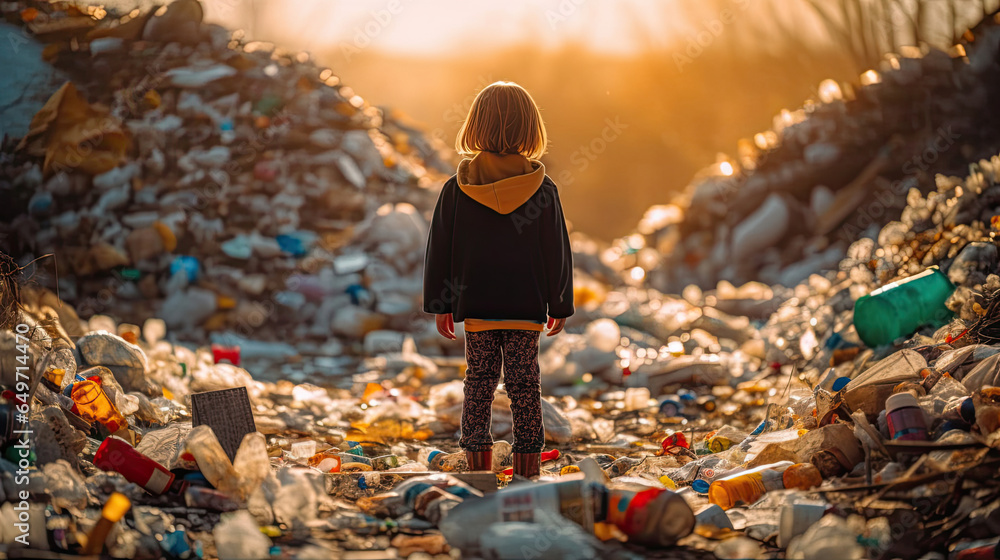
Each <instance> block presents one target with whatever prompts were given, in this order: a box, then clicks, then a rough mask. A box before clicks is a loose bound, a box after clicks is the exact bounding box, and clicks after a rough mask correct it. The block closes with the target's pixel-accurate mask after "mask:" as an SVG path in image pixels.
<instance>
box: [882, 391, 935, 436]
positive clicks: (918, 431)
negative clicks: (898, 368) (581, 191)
mask: <svg viewBox="0 0 1000 560" xmlns="http://www.w3.org/2000/svg"><path fill="white" fill-rule="evenodd" d="M885 411H886V415H885V417H886V420H887V421H888V422H889V434H890V435H891V436H892V439H898V440H904V441H907V440H909V441H927V440H928V439H929V437H928V435H927V423H926V422H925V421H924V412H923V411H922V410H921V409H920V405H919V404H918V403H917V398H916V397H914V396H913V395H912V394H910V393H896V394H894V395H891V396H890V397H889V398H888V399H886V400H885Z"/></svg>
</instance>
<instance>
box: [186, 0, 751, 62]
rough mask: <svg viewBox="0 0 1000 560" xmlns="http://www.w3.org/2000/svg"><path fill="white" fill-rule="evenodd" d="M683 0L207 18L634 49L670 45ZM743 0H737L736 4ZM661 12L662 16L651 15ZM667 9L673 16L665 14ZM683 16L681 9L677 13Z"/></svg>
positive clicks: (466, 45)
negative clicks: (680, 0)
mask: <svg viewBox="0 0 1000 560" xmlns="http://www.w3.org/2000/svg"><path fill="white" fill-rule="evenodd" d="M677 1H679V0H615V1H614V2H609V1H604V0H504V1H503V2H487V1H469V0H433V1H427V0H423V1H421V0H378V1H371V2H367V1H366V2H357V1H350V0H295V1H294V2H289V1H287V0H205V4H206V18H207V19H209V20H211V21H217V22H220V23H225V24H226V25H228V26H232V27H236V28H245V29H246V30H247V31H248V33H249V35H250V36H254V37H264V38H267V39H270V40H281V41H282V42H283V43H284V44H285V45H286V46H292V45H293V44H294V46H295V47H296V48H302V49H307V50H311V49H318V48H320V47H327V46H329V45H331V44H334V45H343V46H344V47H345V48H351V47H357V46H364V48H367V46H373V47H375V48H377V49H379V50H384V51H393V52H403V53H412V54H439V53H443V52H447V51H449V50H453V49H460V50H468V49H489V48H492V47H497V46H505V45H508V44H511V43H519V42H523V41H528V40H533V41H540V42H542V43H543V44H545V45H546V46H555V45H558V44H560V43H562V42H565V41H566V40H578V41H581V42H585V43H587V44H588V45H590V46H591V47H593V48H595V49H598V50H604V51H612V52H627V51H629V50H632V49H634V48H636V47H641V46H644V45H646V44H648V43H653V45H654V46H660V47H662V46H666V44H667V42H668V41H669V40H670V37H673V36H675V34H674V33H672V31H671V27H674V26H675V24H676V23H677V22H676V21H664V20H670V19H671V17H670V14H677V12H678V10H676V2H677ZM738 1H742V0H733V2H734V4H735V3H736V2H738ZM651 16H655V17H651ZM664 16H666V17H664ZM677 17H679V14H677V15H676V16H675V17H674V19H676V18H677Z"/></svg>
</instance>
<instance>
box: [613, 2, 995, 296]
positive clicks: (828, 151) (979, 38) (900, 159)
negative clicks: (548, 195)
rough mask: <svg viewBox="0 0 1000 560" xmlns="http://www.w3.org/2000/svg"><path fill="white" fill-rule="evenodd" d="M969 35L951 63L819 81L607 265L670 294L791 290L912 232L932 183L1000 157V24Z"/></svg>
mask: <svg viewBox="0 0 1000 560" xmlns="http://www.w3.org/2000/svg"><path fill="white" fill-rule="evenodd" d="M963 37H964V40H963V41H962V44H959V45H955V46H954V47H953V48H952V49H951V50H950V51H949V52H944V51H941V50H936V49H933V48H929V47H925V48H924V49H923V50H921V49H917V48H907V49H903V52H902V53H901V54H888V55H886V56H885V58H884V60H883V61H882V63H881V64H880V66H879V68H877V69H872V70H869V71H867V72H865V73H864V74H862V75H861V77H860V84H850V83H838V82H836V81H834V80H826V81H824V82H822V83H821V84H820V85H819V87H818V91H817V93H816V94H815V99H811V100H809V101H807V102H806V103H805V105H804V106H803V107H802V108H800V109H798V110H794V111H789V110H783V111H782V112H781V114H780V115H777V116H775V117H774V125H773V128H772V129H771V130H768V131H764V132H761V133H758V134H756V135H755V136H754V137H753V139H752V140H751V139H743V140H741V141H740V142H739V144H738V150H737V152H738V153H737V155H736V156H735V157H729V156H725V157H720V160H719V161H718V162H717V163H716V164H714V165H712V166H710V167H708V168H706V169H704V170H703V171H702V172H701V173H700V174H699V176H698V177H696V179H695V181H694V182H692V183H691V184H690V185H689V186H688V188H687V189H686V190H685V192H683V193H681V194H680V195H678V196H676V197H675V200H674V201H673V202H672V203H670V204H664V205H658V206H653V207H651V208H650V209H649V210H648V211H647V212H646V214H645V216H644V217H643V218H642V221H641V222H640V223H639V227H638V232H637V233H636V235H633V236H630V237H626V238H625V239H623V240H621V241H620V242H619V244H618V245H619V247H616V248H615V252H613V253H611V254H609V255H608V257H607V260H608V261H609V262H614V263H615V264H614V266H615V267H616V268H617V269H619V270H623V269H626V268H627V269H632V270H633V274H634V276H635V277H637V278H643V277H645V278H646V280H647V281H648V283H649V285H650V286H652V287H654V288H656V289H658V290H660V291H663V292H667V293H677V292H680V291H681V290H682V289H683V288H684V287H685V286H687V285H689V284H696V285H698V286H700V287H702V288H710V287H714V286H715V285H716V284H717V283H718V282H719V281H720V280H724V281H727V282H730V283H732V284H735V285H741V284H744V283H746V282H748V281H760V282H763V283H765V284H781V285H783V286H787V287H791V286H795V285H796V284H798V283H799V282H801V281H802V280H804V279H805V278H806V277H808V275H809V274H811V273H813V272H816V271H820V270H832V269H834V268H835V267H836V265H837V263H838V262H839V261H840V259H842V258H843V256H844V252H845V250H846V249H847V247H848V246H849V245H850V244H851V243H852V242H854V241H856V240H858V239H860V238H862V237H872V236H873V233H874V232H876V231H877V230H878V228H880V227H881V225H882V224H884V223H886V222H887V221H889V220H894V219H902V221H903V222H905V223H907V225H912V224H913V221H914V217H913V216H905V215H902V214H901V213H902V211H903V209H904V207H905V206H906V205H907V202H908V201H907V196H908V193H909V192H910V190H911V189H917V190H919V191H920V192H921V193H922V194H923V195H926V194H928V193H930V192H933V191H934V189H935V188H936V185H935V180H934V176H935V174H937V173H949V174H952V173H957V174H964V173H967V172H968V170H967V167H968V165H969V164H970V162H975V161H977V160H979V159H981V158H989V157H991V156H992V155H993V154H995V153H996V152H997V151H998V149H1000V136H998V135H997V132H996V131H997V124H998V123H1000V113H998V111H997V107H996V104H994V103H991V102H990V100H991V99H994V98H995V97H996V96H997V95H998V91H1000V89H998V88H1000V82H998V80H997V79H996V74H997V69H998V66H997V64H998V62H1000V25H998V24H997V21H996V20H995V19H994V18H993V17H988V18H986V19H984V20H983V22H982V23H981V24H980V25H979V26H978V27H977V28H976V29H975V32H974V33H973V31H969V32H968V33H966V34H965V35H964V36H963ZM901 216H902V218H900V217H901ZM977 218H980V219H982V218H981V217H979V216H977ZM988 218H989V216H986V219H988Z"/></svg>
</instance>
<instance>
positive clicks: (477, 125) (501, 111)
mask: <svg viewBox="0 0 1000 560" xmlns="http://www.w3.org/2000/svg"><path fill="white" fill-rule="evenodd" d="M548 142H549V140H548V136H547V135H546V133H545V123H543V122H542V114H541V113H540V112H539V111H538V105H536V104H535V100H534V99H532V98H531V94H529V93H528V91H527V90H525V89H524V88H523V87H521V86H519V85H518V84H516V83H514V82H503V81H500V82H493V83H492V84H490V85H488V86H486V87H485V88H483V89H482V91H480V92H479V94H478V95H476V99H475V100H474V101H473V102H472V107H470V108H469V115H468V116H467V117H466V118H465V122H464V123H462V129H461V130H459V131H458V137H457V138H456V139H455V150H456V151H458V153H460V154H462V155H474V154H477V153H479V152H498V153H502V154H521V155H523V156H525V157H527V158H530V159H538V158H539V157H541V156H542V154H544V153H545V151H546V148H547V147H548Z"/></svg>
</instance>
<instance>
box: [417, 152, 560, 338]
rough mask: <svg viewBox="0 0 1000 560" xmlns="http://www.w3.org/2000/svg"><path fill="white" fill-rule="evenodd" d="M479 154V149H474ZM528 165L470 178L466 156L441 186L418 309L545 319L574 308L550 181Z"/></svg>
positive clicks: (456, 314) (459, 316)
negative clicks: (496, 176)
mask: <svg viewBox="0 0 1000 560" xmlns="http://www.w3.org/2000/svg"><path fill="white" fill-rule="evenodd" d="M477 157H478V156H477ZM526 161H528V162H530V166H531V167H530V169H531V172H529V173H525V174H522V175H518V176H514V177H508V178H505V179H502V180H499V181H495V182H493V183H489V184H470V181H473V180H474V179H475V175H474V174H471V178H470V172H469V163H470V162H471V160H464V161H463V162H462V164H460V165H459V169H458V173H457V174H456V175H455V176H453V177H452V178H451V179H449V180H448V181H447V182H446V183H445V184H444V187H443V188H442V189H441V195H440V196H439V197H438V201H437V205H436V207H435V208H434V216H433V218H432V220H431V224H430V232H429V235H428V239H427V253H426V255H425V258H424V304H423V308H424V311H425V312H427V313H435V314H442V313H451V314H452V315H453V317H454V320H455V322H460V321H464V320H465V319H466V318H476V319H491V320H501V319H520V320H527V321H534V322H545V320H546V316H549V317H553V318H556V319H559V318H565V317H569V316H570V315H572V314H573V311H574V308H573V253H572V251H571V248H570V243H569V234H568V233H567V231H566V222H565V219H564V217H563V210H562V203H561V202H560V201H559V191H558V189H557V188H556V185H555V183H553V182H552V180H551V179H550V178H549V177H548V176H547V175H545V167H544V166H543V165H542V164H541V162H538V161H533V160H526Z"/></svg>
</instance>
